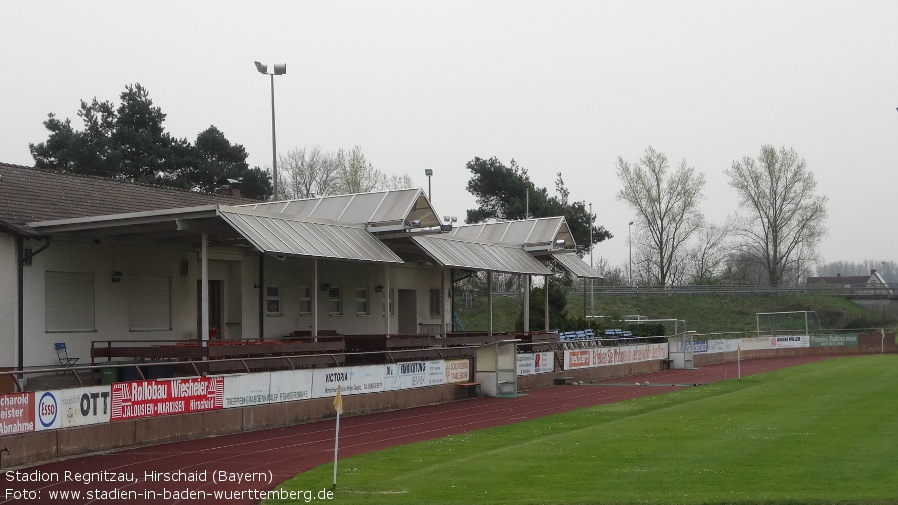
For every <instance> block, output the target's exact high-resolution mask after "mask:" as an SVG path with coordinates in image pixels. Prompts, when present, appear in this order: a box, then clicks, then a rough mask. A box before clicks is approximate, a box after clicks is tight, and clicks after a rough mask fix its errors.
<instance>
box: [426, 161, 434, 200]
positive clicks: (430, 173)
mask: <svg viewBox="0 0 898 505" xmlns="http://www.w3.org/2000/svg"><path fill="white" fill-rule="evenodd" d="M424 175H426V176H427V199H428V200H430V203H433V198H431V195H430V176H431V175H433V170H431V169H429V168H425V169H424Z"/></svg>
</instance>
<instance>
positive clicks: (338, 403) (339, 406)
mask: <svg viewBox="0 0 898 505" xmlns="http://www.w3.org/2000/svg"><path fill="white" fill-rule="evenodd" d="M334 409H336V410H337V429H336V431H335V432H334V487H333V489H337V453H338V452H339V450H340V414H342V413H343V394H342V392H341V388H340V386H339V385H338V386H337V396H336V397H335V398H334Z"/></svg>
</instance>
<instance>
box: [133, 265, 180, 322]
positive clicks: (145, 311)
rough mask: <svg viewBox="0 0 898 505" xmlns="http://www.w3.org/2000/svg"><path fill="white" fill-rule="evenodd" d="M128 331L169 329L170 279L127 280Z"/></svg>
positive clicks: (146, 277) (139, 278)
mask: <svg viewBox="0 0 898 505" xmlns="http://www.w3.org/2000/svg"><path fill="white" fill-rule="evenodd" d="M128 329H129V330H130V331H151V330H170V329H171V278H170V277H151V276H141V275H138V276H134V277H131V278H130V279H128Z"/></svg>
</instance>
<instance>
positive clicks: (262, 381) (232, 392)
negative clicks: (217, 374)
mask: <svg viewBox="0 0 898 505" xmlns="http://www.w3.org/2000/svg"><path fill="white" fill-rule="evenodd" d="M222 378H223V379H224V408H226V409H229V408H233V407H246V406H249V405H262V404H265V403H274V400H273V399H272V398H271V373H270V372H263V373H251V374H240V375H225V376H223V377H222Z"/></svg>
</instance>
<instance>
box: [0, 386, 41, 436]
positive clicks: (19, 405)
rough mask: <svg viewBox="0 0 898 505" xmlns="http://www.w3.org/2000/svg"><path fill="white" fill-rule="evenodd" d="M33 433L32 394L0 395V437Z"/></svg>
mask: <svg viewBox="0 0 898 505" xmlns="http://www.w3.org/2000/svg"><path fill="white" fill-rule="evenodd" d="M29 431H34V392H28V393H13V394H8V395H0V435H15V434H16V433H26V432H29Z"/></svg>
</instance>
